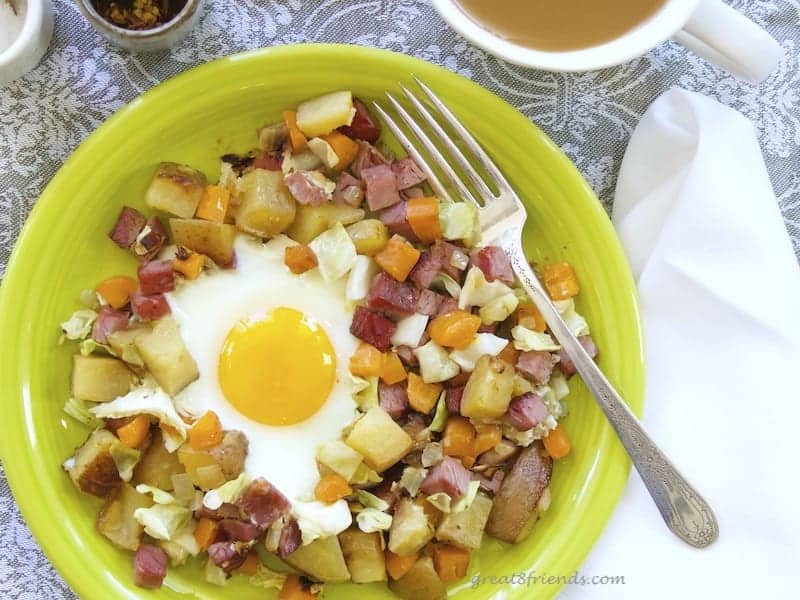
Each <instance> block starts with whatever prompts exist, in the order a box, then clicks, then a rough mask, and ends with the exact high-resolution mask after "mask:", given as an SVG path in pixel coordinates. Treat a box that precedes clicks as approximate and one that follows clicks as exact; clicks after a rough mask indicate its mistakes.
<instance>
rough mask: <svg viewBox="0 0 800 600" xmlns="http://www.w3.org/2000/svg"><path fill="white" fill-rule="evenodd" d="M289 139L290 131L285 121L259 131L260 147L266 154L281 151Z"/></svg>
mask: <svg viewBox="0 0 800 600" xmlns="http://www.w3.org/2000/svg"><path fill="white" fill-rule="evenodd" d="M287 137H289V129H288V128H287V127H286V123H284V122H283V121H281V122H279V123H273V124H272V125H267V126H265V127H262V128H261V129H259V130H258V147H259V148H261V149H262V150H263V151H264V152H274V151H275V150H280V149H281V146H283V142H285V141H286V138H287Z"/></svg>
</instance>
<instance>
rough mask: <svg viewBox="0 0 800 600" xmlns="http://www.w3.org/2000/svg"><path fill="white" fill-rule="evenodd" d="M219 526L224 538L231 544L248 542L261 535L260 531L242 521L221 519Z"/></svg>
mask: <svg viewBox="0 0 800 600" xmlns="http://www.w3.org/2000/svg"><path fill="white" fill-rule="evenodd" d="M219 526H220V529H221V530H222V532H223V533H224V534H225V537H226V538H227V539H228V541H231V542H250V541H252V540H254V539H256V538H257V537H258V536H259V535H260V534H261V530H260V529H259V528H258V527H257V526H256V525H253V524H252V523H245V522H244V521H238V520H233V519H223V520H222V521H220V523H219Z"/></svg>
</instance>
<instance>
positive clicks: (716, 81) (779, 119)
mask: <svg viewBox="0 0 800 600" xmlns="http://www.w3.org/2000/svg"><path fill="white" fill-rule="evenodd" d="M732 4H733V5H734V6H735V7H736V8H738V9H740V10H742V11H744V12H745V13H747V14H748V15H749V16H750V17H751V18H752V19H754V20H755V21H756V22H758V23H760V24H761V25H763V26H764V27H766V28H767V29H768V30H769V31H770V32H771V33H772V34H773V35H774V36H775V37H776V38H777V39H778V40H779V41H780V42H781V44H782V45H783V47H784V49H785V51H786V59H785V60H784V62H783V63H782V64H781V66H780V68H779V69H778V71H777V72H776V73H775V74H774V75H772V76H771V77H770V78H769V79H768V80H767V81H766V82H765V83H763V84H762V85H760V86H753V85H749V84H745V83H742V82H741V81H738V80H737V79H735V78H733V77H731V76H729V75H727V74H725V73H723V72H721V71H719V70H718V69H716V68H714V67H712V66H710V65H708V64H707V63H705V62H703V61H702V60H699V59H698V58H696V57H694V56H693V55H691V54H688V53H687V52H686V51H685V50H684V49H683V48H681V47H680V46H678V45H676V44H673V43H666V44H663V45H661V46H660V47H658V48H657V49H655V50H653V51H652V52H650V53H649V54H647V55H646V56H644V57H642V58H640V59H638V60H635V61H633V62H631V63H628V64H626V65H623V66H621V67H618V68H614V69H607V70H604V71H598V72H592V73H585V74H555V73H543V72H539V71H533V70H529V69H525V68H521V67H516V66H512V65H509V64H506V63H504V62H502V61H499V60H497V59H495V58H493V57H491V56H489V55H487V54H486V53H484V52H483V51H481V50H479V49H477V48H475V47H473V46H472V45H470V44H469V43H468V42H466V41H465V40H463V39H462V38H460V37H459V36H458V35H456V34H455V33H454V32H453V31H452V30H450V29H449V28H448V27H447V26H446V24H445V23H444V22H443V21H442V20H441V19H440V18H439V17H438V15H437V14H436V13H435V12H434V10H433V9H432V8H431V6H430V5H429V3H428V2H427V1H424V0H390V1H380V0H322V1H320V0H261V1H253V0H212V1H209V2H208V3H207V5H206V9H205V12H204V14H203V15H202V17H201V21H200V23H199V25H198V27H197V28H196V29H195V30H194V31H193V32H192V34H191V35H190V36H189V37H188V38H187V39H186V40H185V41H184V42H183V43H182V44H181V45H180V46H179V47H177V48H176V49H175V50H174V51H173V52H171V53H170V54H163V55H155V56H131V55H129V54H126V53H124V52H122V51H120V50H118V49H117V48H115V47H112V46H110V45H109V44H107V43H106V42H104V41H103V40H102V39H101V38H100V37H99V36H98V34H97V33H96V32H95V31H94V30H93V29H92V28H91V27H90V26H89V25H88V23H87V22H86V21H85V20H84V19H83V18H82V16H81V15H80V13H79V12H78V10H77V8H76V7H75V3H74V2H72V1H71V0H54V5H55V10H56V27H55V34H54V37H53V42H52V46H51V48H50V50H49V52H48V54H47V55H46V56H45V58H44V59H43V61H42V63H41V64H40V65H39V67H38V68H37V69H36V70H34V71H33V72H32V73H30V74H29V75H27V76H26V77H24V78H23V79H21V80H19V81H18V82H16V83H15V84H13V85H11V86H10V87H9V88H7V89H4V90H0V276H2V273H3V272H4V271H5V265H6V262H7V260H8V257H9V254H10V252H11V248H12V246H13V244H14V241H15V239H16V237H17V235H18V233H19V231H20V228H21V227H22V224H23V222H24V221H25V217H26V216H27V215H28V212H29V211H30V209H31V207H32V206H33V204H34V203H35V202H36V198H37V197H38V195H39V193H40V192H41V190H42V189H43V188H44V186H45V185H46V184H47V182H48V181H49V180H50V178H51V177H52V176H53V174H54V173H55V172H56V170H57V169H58V168H59V166H60V165H61V163H62V162H63V161H64V159H65V158H66V157H67V156H68V155H69V154H70V153H71V152H72V151H73V150H74V149H75V147H76V146H77V145H78V144H79V143H80V142H81V141H82V140H83V139H84V138H85V137H86V136H87V135H89V133H91V132H92V131H93V130H94V129H95V128H96V127H98V126H99V125H100V124H101V123H102V122H103V121H104V120H105V119H106V118H107V117H108V116H109V115H111V114H112V113H113V112H114V111H116V110H117V109H118V108H120V107H122V106H123V105H125V104H126V103H127V102H129V101H130V100H132V99H133V98H134V97H135V96H137V95H138V94H140V93H141V92H144V91H145V90H147V89H149V88H151V87H153V86H154V85H156V84H158V83H159V82H161V81H163V80H164V79H167V78H169V77H171V76H172V75H174V74H176V73H179V72H181V71H184V70H186V69H188V68H190V67H193V66H195V65H197V64H200V63H204V62H207V61H209V60H212V59H214V58H216V57H219V56H224V55H227V54H231V53H234V52H238V51H240V50H246V49H251V48H258V47H261V46H270V45H278V44H293V43H299V42H309V41H317V42H348V43H354V44H362V45H367V46H377V47H380V48H387V49H390V50H395V51H398V52H403V53H406V54H411V55H414V56H417V57H419V58H422V59H425V60H428V61H432V62H435V63H439V64H441V65H444V66H445V67H447V68H448V69H451V70H453V71H456V72H458V73H461V74H462V75H464V76H466V77H469V78H471V79H473V80H475V81H477V82H479V83H480V84H482V85H484V86H486V87H487V88H489V89H490V90H492V91H494V92H495V93H497V94H499V95H500V96H502V97H503V98H505V99H506V100H508V101H509V102H510V103H511V104H513V105H514V106H516V107H517V108H518V109H519V110H521V111H522V112H523V113H525V114H526V115H528V116H529V117H530V118H531V119H532V120H533V121H535V122H536V123H537V124H538V125H539V126H540V127H542V128H543V129H544V130H545V131H546V132H547V133H548V134H549V135H550V136H552V137H553V139H554V140H555V141H556V142H557V143H558V144H559V145H560V146H561V147H562V148H564V150H565V151H566V152H567V154H569V156H570V157H571V158H572V160H574V161H575V163H576V164H577V166H578V168H579V169H580V170H581V172H582V173H583V174H584V175H585V176H586V178H587V179H588V180H589V182H590V183H591V184H592V186H593V187H594V189H595V191H596V192H597V194H598V195H599V196H600V198H601V199H602V201H603V203H604V204H605V205H606V206H607V207H609V206H610V202H611V200H612V197H613V191H614V184H615V179H616V173H617V170H618V168H619V163H620V161H621V159H622V155H623V152H624V150H625V146H626V144H627V141H628V137H629V135H630V133H631V131H632V130H633V128H634V126H635V125H636V123H637V122H638V120H639V117H640V116H641V115H642V113H643V112H644V110H645V109H646V108H647V107H648V106H649V105H650V103H651V102H652V101H653V100H654V99H655V98H656V97H657V96H658V95H659V94H661V93H662V92H663V91H664V90H666V89H668V88H669V87H671V86H676V85H677V86H681V87H685V88H687V89H690V90H695V91H698V92H701V93H703V94H707V95H709V96H712V97H714V98H716V99H718V100H720V101H721V102H723V103H725V104H727V105H729V106H732V107H733V108H736V109H737V110H739V111H741V112H743V113H744V114H745V115H746V116H747V117H749V118H750V119H751V120H752V121H753V123H754V125H755V127H756V129H757V130H758V136H759V139H760V141H761V147H762V150H763V152H764V157H765V159H766V162H767V166H768V169H769V172H770V175H771V178H772V183H773V186H774V188H775V193H776V196H777V197H778V202H779V203H780V206H781V209H782V211H783V214H784V217H785V219H786V227H787V228H788V230H789V232H790V234H791V236H792V240H793V242H794V246H795V249H796V251H797V252H798V254H799V255H800V107H799V106H798V105H799V104H800V53H799V52H798V47H800V0H734V1H733V2H732ZM0 597H3V598H26V599H29V598H45V597H46V598H74V597H75V596H74V594H73V593H72V592H71V590H70V589H69V587H68V586H67V585H66V584H65V583H64V582H63V580H62V579H61V577H59V575H58V574H57V573H56V572H55V571H54V570H53V568H52V567H51V565H50V563H49V561H48V560H47V559H46V558H45V557H44V555H43V554H42V553H41V551H40V549H39V547H38V545H37V543H36V542H35V541H34V540H33V539H32V538H31V535H30V532H29V531H28V528H27V527H26V525H25V523H24V522H23V520H22V518H21V517H20V515H19V513H18V511H17V508H16V505H15V502H14V499H13V497H12V495H11V493H10V490H9V488H8V484H7V482H6V479H5V476H4V473H3V471H2V468H1V467H0Z"/></svg>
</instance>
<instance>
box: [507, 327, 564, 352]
mask: <svg viewBox="0 0 800 600" xmlns="http://www.w3.org/2000/svg"><path fill="white" fill-rule="evenodd" d="M511 337H513V338H514V347H515V348H516V349H517V350H522V351H523V352H527V351H529V350H539V351H546V352H555V351H556V350H560V349H561V346H559V345H558V344H556V343H555V341H553V338H551V337H550V335H549V334H547V333H543V332H542V333H540V332H538V331H533V330H531V329H528V328H527V327H523V326H522V325H517V326H516V327H514V328H513V329H512V330H511Z"/></svg>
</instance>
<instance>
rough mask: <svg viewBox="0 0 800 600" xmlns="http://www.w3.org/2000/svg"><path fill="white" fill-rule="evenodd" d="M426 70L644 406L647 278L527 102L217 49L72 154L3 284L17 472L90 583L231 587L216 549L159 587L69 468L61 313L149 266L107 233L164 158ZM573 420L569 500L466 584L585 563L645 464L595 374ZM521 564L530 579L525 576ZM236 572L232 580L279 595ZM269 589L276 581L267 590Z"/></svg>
mask: <svg viewBox="0 0 800 600" xmlns="http://www.w3.org/2000/svg"><path fill="white" fill-rule="evenodd" d="M412 74H416V75H417V76H419V77H421V78H422V79H423V80H425V81H427V82H428V83H429V84H430V85H431V86H432V87H433V89H434V90H436V91H437V92H438V93H439V94H440V95H441V96H442V98H443V99H444V100H445V101H446V102H447V103H448V104H449V105H450V106H451V107H452V108H453V109H454V111H455V112H456V114H458V115H459V116H460V117H461V118H462V119H463V120H464V122H465V123H466V125H467V126H468V127H469V128H470V129H471V130H472V131H473V132H474V134H475V135H476V136H477V138H478V139H479V140H480V141H481V142H482V143H483V144H484V145H485V146H486V148H487V149H488V151H489V153H490V154H491V155H492V156H494V157H495V159H496V160H497V162H498V163H499V165H500V167H501V168H502V169H503V170H504V171H505V173H506V174H507V175H508V178H509V180H510V181H511V183H512V184H513V185H514V186H515V187H516V189H517V190H518V191H519V193H520V195H521V196H522V198H523V200H524V202H525V204H526V206H527V208H528V212H529V218H528V226H527V229H526V233H525V247H526V249H527V252H528V256H529V258H530V259H531V260H535V261H537V262H545V261H555V260H567V261H569V262H571V263H572V264H573V265H574V266H575V269H576V271H577V273H578V276H579V279H580V282H581V288H582V290H581V294H580V296H579V300H578V308H579V310H580V311H581V312H582V313H583V314H585V316H586V317H587V319H588V321H589V323H590V324H591V328H592V332H593V335H594V337H595V339H596V340H597V343H598V346H599V347H600V365H601V366H602V368H603V370H604V371H605V373H606V374H607V375H608V377H609V379H610V380H611V381H612V382H613V383H614V384H615V385H616V386H617V388H618V389H619V391H620V392H622V394H623V396H624V397H625V398H627V400H628V402H629V403H630V404H631V406H632V407H633V409H634V410H635V411H637V412H639V411H641V408H642V390H643V383H644V367H643V359H642V334H641V328H640V322H639V316H638V308H637V301H636V292H635V288H634V284H633V281H632V279H631V275H630V272H629V270H628V266H627V263H626V261H625V258H624V256H623V253H622V249H621V247H620V244H619V242H618V240H617V238H616V236H615V234H614V230H613V228H612V226H611V223H610V222H609V219H608V217H607V216H606V214H605V212H604V211H603V209H602V207H601V205H600V203H599V202H598V201H597V199H596V198H595V196H594V194H593V193H592V191H591V189H590V188H589V186H588V185H587V183H586V182H585V181H584V179H583V178H582V177H581V175H580V174H579V173H578V171H577V170H576V169H575V167H574V166H573V165H572V163H570V161H569V159H567V157H566V156H565V155H564V154H563V153H562V152H561V150H559V148H558V147H556V146H555V144H554V143H553V142H552V141H551V140H550V139H549V138H547V136H545V135H544V133H542V132H541V131H540V130H539V129H537V128H536V127H535V126H534V125H532V124H531V123H530V122H529V121H528V120H527V119H526V118H525V117H524V116H523V115H521V114H520V113H519V112H517V111H516V110H514V109H513V108H512V107H511V106H509V105H508V104H506V103H504V102H503V101H501V100H500V99H498V98H497V97H496V96H494V95H492V94H491V93H489V92H487V91H486V90H484V89H482V88H481V87H479V86H477V85H476V84H474V83H472V82H471V81H469V80H467V79H464V78H462V77H459V76H457V75H454V74H453V73H450V72H448V71H446V70H444V69H442V68H440V67H436V66H432V65H430V64H427V63H425V62H422V61H420V60H417V59H413V58H409V57H407V56H402V55H399V54H394V53H390V52H385V51H380V50H373V49H367V48H361V47H357V46H336V45H303V46H287V47H281V48H270V49H266V50H258V51H255V52H250V53H247V54H241V55H237V56H232V57H229V58H225V59H221V60H218V61H214V62H212V63H210V64H207V65H203V66H201V67H198V68H196V69H193V70H191V71H189V72H188V73H185V74H183V75H180V76H178V77H175V78H174V79H171V80H170V81H167V82H166V83H164V84H162V85H159V86H158V87H156V88H155V89H153V90H152V91H150V92H148V93H146V94H144V95H143V96H142V97H141V98H138V99H137V100H134V101H133V102H131V103H130V105H128V106H127V107H125V108H123V109H122V110H120V111H119V112H118V113H117V114H116V115H114V116H113V117H112V118H111V119H109V120H108V122H107V123H105V124H104V125H103V126H102V127H100V128H99V129H98V130H97V131H96V132H95V133H94V134H92V135H91V136H90V137H89V138H88V139H87V140H86V141H85V142H84V143H83V144H82V145H81V147H80V148H79V149H78V150H77V151H76V152H75V153H74V154H73V155H72V157H71V158H70V159H69V160H68V161H67V162H66V163H65V164H64V166H63V167H62V169H61V170H60V171H59V172H58V174H57V175H56V176H55V177H54V178H53V180H52V182H51V183H50V185H49V186H48V187H47V189H46V190H45V192H44V193H43V194H42V197H41V198H40V199H39V201H38V203H37V204H36V208H35V209H34V211H33V213H32V214H31V216H30V218H29V219H28V222H27V225H26V226H25V228H24V230H23V232H22V235H21V236H20V238H19V241H18V243H17V246H16V249H15V251H14V254H13V256H12V258H11V260H10V262H9V265H8V270H7V273H6V276H5V281H4V282H3V288H2V296H0V340H2V341H0V352H2V354H1V355H0V381H2V388H0V407H2V414H3V435H2V440H0V445H1V446H2V457H3V460H4V464H5V469H6V473H7V475H8V479H9V481H10V482H11V486H12V489H13V490H14V495H15V497H16V499H17V502H18V503H19V506H20V508H21V510H22V513H23V515H24V516H25V519H26V520H27V522H28V524H29V525H30V528H31V529H32V531H33V533H34V534H35V535H36V538H37V539H38V540H39V543H40V544H41V545H42V548H43V549H44V551H45V553H46V554H47V556H48V557H49V558H50V560H51V561H52V562H53V564H54V565H55V566H56V567H57V568H58V570H59V571H60V572H61V574H62V575H63V576H64V578H65V579H66V580H67V581H68V582H69V584H70V585H71V586H72V587H73V588H74V589H75V590H76V591H77V593H78V594H80V595H81V596H82V597H84V598H103V599H105V598H135V597H144V596H145V595H146V597H153V598H180V597H186V595H189V596H191V595H194V596H197V597H200V598H212V597H219V596H221V595H222V594H223V590H222V589H221V588H218V587H214V586H212V585H210V584H208V583H206V582H205V581H204V580H203V577H202V573H201V571H200V565H199V561H198V562H197V564H189V565H187V566H186V567H184V568H175V569H171V570H170V572H169V575H168V577H167V579H166V585H165V586H164V587H163V588H161V589H160V590H158V591H156V592H152V593H151V592H147V594H144V593H143V591H142V590H141V589H138V588H136V587H135V586H134V585H133V583H132V581H131V556H130V555H129V554H128V553H125V552H122V551H120V550H117V549H115V548H114V547H112V546H111V544H110V543H108V542H107V541H106V540H105V539H104V538H102V537H101V536H100V535H99V534H98V533H97V532H96V531H95V529H94V519H95V516H96V514H97V511H98V508H99V503H98V502H97V501H95V500H93V499H91V498H89V497H87V496H84V495H81V494H79V493H78V492H77V491H76V489H75V488H74V486H73V485H72V483H71V481H70V480H69V478H68V477H67V476H66V475H65V473H64V472H63V471H62V470H61V463H62V462H63V461H64V459H66V458H67V457H68V456H70V455H71V453H72V451H73V449H74V448H75V447H76V446H77V445H79V444H80V443H81V442H82V441H83V439H84V438H85V437H86V435H87V433H88V432H87V430H86V428H85V427H83V426H82V425H80V424H78V423H76V422H75V421H73V420H72V419H71V418H70V417H68V416H66V415H65V414H64V413H63V412H62V406H63V404H64V400H65V399H66V398H67V396H68V392H69V386H68V380H69V371H70V355H71V354H72V353H73V352H74V350H75V349H74V348H73V347H71V346H70V345H62V346H60V345H59V344H58V338H59V332H58V323H59V322H60V321H62V320H64V319H65V318H66V317H67V316H69V314H71V312H72V311H73V310H74V309H75V308H76V307H77V298H78V295H79V293H80V291H81V290H82V289H85V288H87V287H92V286H93V284H94V283H96V282H97V281H99V280H101V279H102V278H104V277H107V276H110V275H112V274H119V273H127V274H133V273H135V264H134V260H133V259H132V258H131V257H129V256H127V255H126V253H124V252H122V251H120V250H118V249H117V248H116V247H115V246H114V245H113V244H112V242H111V241H109V240H108V238H107V237H106V234H107V233H108V231H109V230H110V228H111V226H112V225H113V223H114V221H115V219H116V217H117V214H118V212H119V209H120V207H121V206H122V205H123V204H130V205H133V206H138V207H142V197H143V192H144V190H145V187H146V185H147V181H148V178H149V176H150V175H151V174H152V171H153V167H154V165H155V164H156V163H157V162H159V161H165V160H166V161H176V162H182V163H186V164H190V165H194V166H196V167H198V168H200V169H202V170H204V171H205V172H206V174H207V175H208V176H209V177H210V178H211V179H212V180H214V179H215V178H216V176H217V174H218V168H219V158H218V157H219V156H220V155H222V154H223V153H225V152H231V151H233V152H237V151H239V152H244V151H246V150H248V149H250V148H251V147H252V146H253V145H254V139H255V130H256V127H258V126H260V125H263V124H265V123H269V122H271V121H275V120H277V119H279V118H280V114H281V111H282V110H284V109H286V108H290V107H293V106H295V105H296V104H297V103H298V102H299V101H301V100H303V99H305V98H308V97H310V96H314V95H316V94H320V93H323V92H328V91H331V90H336V89H351V90H353V92H354V93H355V94H356V95H358V96H360V97H362V98H369V99H380V98H382V95H383V92H384V91H385V90H396V86H397V82H398V80H399V81H405V82H408V81H409V80H410V78H411V75H412ZM572 387H573V391H572V393H571V394H570V396H569V397H568V403H569V410H570V415H569V417H568V418H567V419H566V421H565V427H566V429H567V431H568V433H569V435H570V438H571V439H572V444H573V451H572V453H571V454H570V455H569V457H568V458H566V459H565V460H562V461H560V462H559V463H558V464H557V465H556V467H555V469H554V472H553V478H552V485H551V491H552V505H551V508H550V510H549V511H547V513H546V514H545V515H544V517H543V518H542V519H541V521H540V522H539V523H538V524H537V525H536V527H535V529H534V531H533V534H532V535H531V537H530V538H529V539H528V540H527V541H526V542H525V543H522V544H519V545H517V546H506V545H504V544H502V543H500V542H497V541H495V540H492V539H489V538H487V539H485V541H484V544H483V548H482V550H481V551H480V553H478V554H476V555H475V556H474V557H473V559H472V561H471V564H470V577H474V576H494V577H496V578H498V579H496V580H495V581H494V582H492V581H491V580H486V581H484V582H483V583H482V584H481V585H478V586H474V585H473V583H472V582H473V580H472V579H465V580H464V581H463V582H461V583H457V584H455V585H453V586H452V587H451V592H450V593H451V595H454V596H457V597H458V598H465V599H466V598H490V597H494V598H548V597H552V596H553V595H555V594H556V592H557V591H558V588H559V585H558V584H557V583H556V584H553V583H551V584H542V583H537V582H532V583H531V584H530V585H527V584H522V585H520V584H519V583H518V579H519V575H520V574H522V573H533V574H534V575H537V576H556V577H558V576H569V575H571V574H572V573H573V572H574V571H575V570H576V569H577V568H578V567H579V566H580V564H581V562H582V560H583V559H584V557H585V556H586V554H587V553H588V552H589V549H590V548H591V547H592V544H593V543H594V541H595V540H596V539H597V537H598V535H599V534H600V532H601V530H602V529H603V526H604V525H605V523H606V521H607V520H608V518H609V516H610V514H611V511H612V509H613V508H614V506H615V504H616V503H617V501H618V499H619V497H620V494H621V492H622V489H623V486H624V484H625V480H626V477H627V474H628V469H629V462H628V460H627V458H626V456H625V454H624V452H623V450H622V447H621V446H620V445H619V443H618V442H617V440H616V439H615V437H614V433H613V431H612V429H611V427H610V426H609V425H608V424H607V422H606V421H605V419H604V417H603V415H602V413H601V412H600V410H599V409H598V408H597V407H596V406H595V404H594V402H593V400H592V399H591V398H590V397H589V395H588V393H587V391H586V390H585V388H584V387H583V386H582V384H580V383H579V382H578V381H577V378H575V379H574V380H573V383H572ZM515 574H516V575H517V578H516V579H515V582H517V583H515V584H513V585H512V584H509V583H508V581H509V578H510V577H511V576H512V575H515ZM326 590H327V591H326V598H331V599H337V598H341V599H346V598H353V597H354V596H353V595H354V594H355V593H358V597H359V598H390V597H392V596H391V594H390V592H389V591H388V590H387V588H386V587H385V586H384V585H377V584H372V585H365V586H359V587H358V588H357V592H356V588H355V587H354V586H353V585H330V586H326ZM271 593H272V592H265V591H264V590H262V589H259V588H254V587H252V586H249V584H248V582H247V581H246V579H245V578H244V577H242V576H238V575H237V576H234V577H233V578H232V580H231V581H230V582H229V585H228V587H227V588H225V590H224V595H225V596H228V597H236V598H239V599H240V600H246V599H248V598H259V599H261V598H265V597H270V596H269V595H270V594H271ZM265 594H266V595H265Z"/></svg>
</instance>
